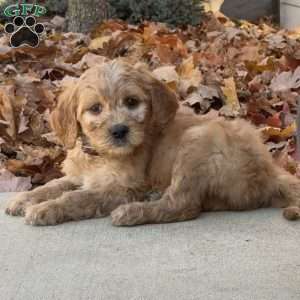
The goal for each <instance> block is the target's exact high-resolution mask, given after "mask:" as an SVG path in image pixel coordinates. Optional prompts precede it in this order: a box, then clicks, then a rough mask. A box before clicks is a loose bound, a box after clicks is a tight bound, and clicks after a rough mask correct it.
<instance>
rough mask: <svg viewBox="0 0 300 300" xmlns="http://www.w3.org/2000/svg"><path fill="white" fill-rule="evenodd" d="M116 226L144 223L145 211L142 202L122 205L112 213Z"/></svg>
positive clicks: (113, 222)
mask: <svg viewBox="0 0 300 300" xmlns="http://www.w3.org/2000/svg"><path fill="white" fill-rule="evenodd" d="M111 217H112V224H113V225H114V226H134V225H139V224H143V211H142V208H141V205H140V203H133V204H126V205H121V206H119V207H118V208H117V209H115V210H114V211H113V212H112V213H111Z"/></svg>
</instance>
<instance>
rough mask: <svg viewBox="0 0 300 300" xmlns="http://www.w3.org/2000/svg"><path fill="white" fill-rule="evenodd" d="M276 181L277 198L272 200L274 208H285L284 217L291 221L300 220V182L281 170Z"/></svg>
mask: <svg viewBox="0 0 300 300" xmlns="http://www.w3.org/2000/svg"><path fill="white" fill-rule="evenodd" d="M275 180H276V196H275V197H274V198H273V200H272V204H273V206H274V207H283V208H285V209H284V211H283V216H284V217H285V218H286V219H288V220H290V221H294V220H298V219H300V180H299V179H297V178H296V177H295V176H293V175H291V174H289V173H287V172H285V171H283V170H280V171H279V174H278V175H277V178H276V179H275Z"/></svg>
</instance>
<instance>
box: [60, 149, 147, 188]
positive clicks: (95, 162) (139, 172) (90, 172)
mask: <svg viewBox="0 0 300 300" xmlns="http://www.w3.org/2000/svg"><path fill="white" fill-rule="evenodd" d="M147 157H148V156H147V153H145V152H144V151H141V152H139V153H137V154H135V155H131V156H125V157H120V158H112V157H106V156H101V155H99V156H96V155H90V154H88V153H84V152H83V151H82V148H81V146H80V145H77V146H76V147H75V148H74V149H73V150H71V151H69V152H68V155H67V158H66V160H65V161H64V163H63V172H64V173H65V174H66V176H68V177H70V178H72V180H73V181H76V183H77V184H78V185H80V186H82V188H83V189H97V188H103V187H105V186H108V185H120V186H123V187H128V188H140V187H142V186H145V182H146V180H145V173H146V165H147V160H148V159H147Z"/></svg>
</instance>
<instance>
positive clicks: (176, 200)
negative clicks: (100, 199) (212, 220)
mask: <svg viewBox="0 0 300 300" xmlns="http://www.w3.org/2000/svg"><path fill="white" fill-rule="evenodd" d="M190 163H192V162H191V161H190ZM194 170H195V168H194ZM199 181H200V180H199V174H198V172H195V171H194V172H193V169H191V167H190V164H189V156H185V155H179V156H178V158H177V161H176V163H175V165H174V169H173V174H172V182H171V185H170V186H169V188H168V189H167V190H166V191H165V193H164V195H163V196H162V198H161V199H160V200H157V201H153V202H140V203H137V202H135V203H131V204H126V205H122V206H120V207H119V208H117V209H116V210H115V211H113V213H112V214H111V216H112V223H113V225H116V226H134V225H142V224H151V223H152V224H154V223H170V222H180V221H187V220H192V219H195V218H197V217H198V216H199V215H200V213H201V203H202V202H201V198H202V195H201V194H202V193H200V190H201V186H200V183H199Z"/></svg>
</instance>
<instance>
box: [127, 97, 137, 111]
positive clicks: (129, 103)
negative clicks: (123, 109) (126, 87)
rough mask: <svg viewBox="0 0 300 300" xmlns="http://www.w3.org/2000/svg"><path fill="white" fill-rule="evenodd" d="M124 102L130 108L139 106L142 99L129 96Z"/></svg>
mask: <svg viewBox="0 0 300 300" xmlns="http://www.w3.org/2000/svg"><path fill="white" fill-rule="evenodd" d="M124 104H125V105H126V106H127V107H128V108H129V109H135V108H137V107H138V106H139V104H140V101H139V100H138V99H137V98H134V97H128V98H126V99H125V101H124Z"/></svg>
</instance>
